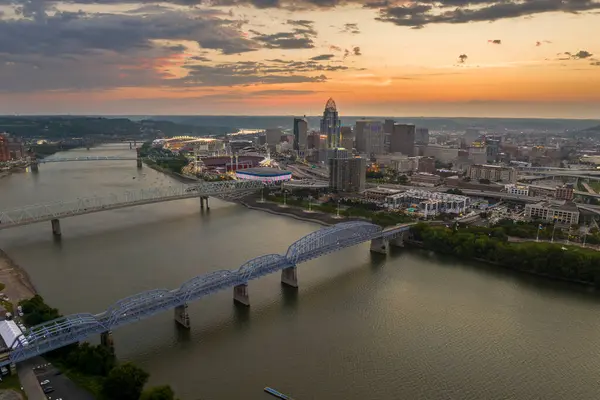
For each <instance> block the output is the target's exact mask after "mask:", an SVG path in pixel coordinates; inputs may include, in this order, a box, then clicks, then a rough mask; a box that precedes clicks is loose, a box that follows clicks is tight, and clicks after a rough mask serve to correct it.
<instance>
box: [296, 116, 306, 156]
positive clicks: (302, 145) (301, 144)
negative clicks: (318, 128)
mask: <svg viewBox="0 0 600 400" xmlns="http://www.w3.org/2000/svg"><path fill="white" fill-rule="evenodd" d="M307 140H308V122H306V116H305V117H304V118H294V150H296V151H297V152H298V153H300V152H301V151H302V152H304V150H306V148H307V147H306V145H307Z"/></svg>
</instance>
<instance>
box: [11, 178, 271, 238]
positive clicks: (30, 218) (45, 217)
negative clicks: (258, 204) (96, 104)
mask: <svg viewBox="0 0 600 400" xmlns="http://www.w3.org/2000/svg"><path fill="white" fill-rule="evenodd" d="M263 187H265V184H264V183H263V182H260V181H224V182H203V183H201V184H192V185H178V186H165V187H154V188H150V189H140V190H137V191H128V192H125V193H121V194H110V195H106V196H93V197H85V198H79V199H75V200H70V201H60V202H55V203H49V204H39V205H30V206H25V207H21V208H17V209H14V210H8V211H0V230H2V229H9V228H15V227H18V226H24V225H30V224H36V223H39V222H46V221H51V224H52V233H53V234H54V235H55V236H60V235H61V229H60V219H61V218H68V217H74V216H77V215H84V214H92V213H96V212H100V211H109V210H117V209H121V208H127V207H134V206H141V205H144V204H154V203H162V202H165V201H173V200H182V199H190V198H195V197H199V198H200V207H201V208H204V206H205V205H206V207H207V208H208V197H209V196H213V197H220V198H228V197H235V196H239V195H240V194H246V193H249V192H254V191H257V190H259V189H262V188H263Z"/></svg>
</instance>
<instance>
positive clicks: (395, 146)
mask: <svg viewBox="0 0 600 400" xmlns="http://www.w3.org/2000/svg"><path fill="white" fill-rule="evenodd" d="M415 133H416V132H415V126H414V125H407V124H394V130H393V132H392V134H391V137H390V152H391V153H402V154H404V155H406V156H409V157H413V156H414V155H415Z"/></svg>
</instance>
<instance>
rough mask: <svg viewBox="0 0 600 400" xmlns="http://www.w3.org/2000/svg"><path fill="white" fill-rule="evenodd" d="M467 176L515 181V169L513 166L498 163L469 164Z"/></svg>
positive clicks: (473, 178) (507, 181) (493, 180)
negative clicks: (503, 165)
mask: <svg viewBox="0 0 600 400" xmlns="http://www.w3.org/2000/svg"><path fill="white" fill-rule="evenodd" d="M467 176H468V177H469V178H471V179H472V180H480V179H487V180H489V181H491V182H506V183H515V182H517V171H516V170H515V169H514V168H511V167H502V166H499V165H480V164H477V165H469V166H468V167H467Z"/></svg>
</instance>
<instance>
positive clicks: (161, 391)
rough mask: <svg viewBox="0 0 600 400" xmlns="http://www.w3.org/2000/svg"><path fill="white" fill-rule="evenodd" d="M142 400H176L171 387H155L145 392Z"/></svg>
mask: <svg viewBox="0 0 600 400" xmlns="http://www.w3.org/2000/svg"><path fill="white" fill-rule="evenodd" d="M140 400H175V392H173V389H171V386H169V385H163V386H155V387H153V388H150V389H148V390H144V393H142V396H141V397H140Z"/></svg>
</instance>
